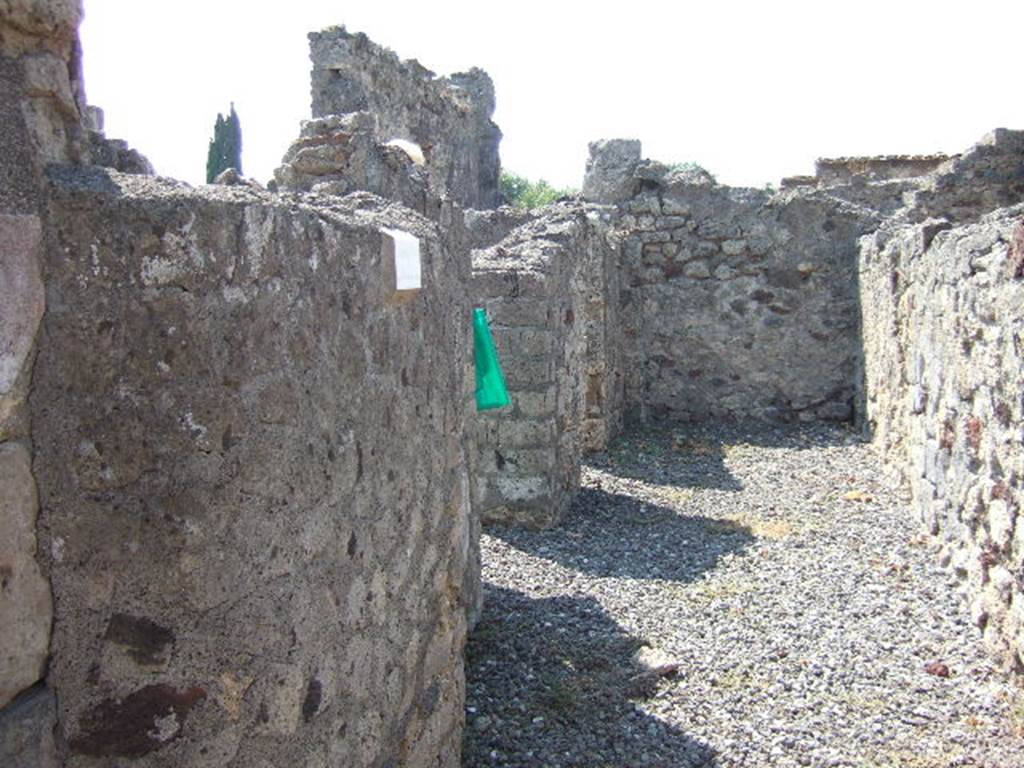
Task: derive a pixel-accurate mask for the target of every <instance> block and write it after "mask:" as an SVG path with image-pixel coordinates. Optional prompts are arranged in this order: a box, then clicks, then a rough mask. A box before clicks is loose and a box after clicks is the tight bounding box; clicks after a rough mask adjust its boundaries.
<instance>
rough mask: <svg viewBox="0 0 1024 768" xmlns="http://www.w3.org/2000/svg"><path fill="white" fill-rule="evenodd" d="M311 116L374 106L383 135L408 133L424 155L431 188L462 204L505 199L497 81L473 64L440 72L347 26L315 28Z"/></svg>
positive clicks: (479, 204)
mask: <svg viewBox="0 0 1024 768" xmlns="http://www.w3.org/2000/svg"><path fill="white" fill-rule="evenodd" d="M309 40H310V57H311V58H312V60H313V74H312V93H313V117H326V116H328V115H344V114H347V113H349V112H371V113H373V114H374V115H375V116H376V117H377V132H378V135H377V138H378V139H379V140H380V141H388V140H390V139H406V140H409V141H413V142H415V143H416V144H419V145H420V147H422V149H423V152H424V155H425V156H426V161H427V162H426V170H427V175H428V177H429V180H430V184H431V186H432V187H433V188H434V189H435V190H436V191H437V192H439V193H440V192H441V191H447V193H448V194H449V195H450V196H451V197H452V199H454V200H455V201H456V202H458V203H459V204H460V205H461V206H462V207H464V208H493V207H495V206H496V205H498V204H499V202H500V200H501V194H500V191H499V188H498V174H499V171H500V166H501V162H500V159H499V157H498V144H499V143H500V141H501V131H500V130H499V129H498V126H496V125H495V124H494V123H493V122H492V121H491V115H492V114H493V113H494V84H493V83H492V82H491V79H490V77H488V75H487V73H486V72H484V71H482V70H479V69H472V70H470V71H469V72H460V73H457V74H454V75H451V76H449V77H446V78H438V77H436V76H435V75H434V73H433V72H431V71H430V70H428V69H426V68H425V67H423V66H422V65H420V63H419V62H417V61H415V60H409V61H402V60H400V59H399V58H398V57H397V56H396V55H395V54H394V53H393V52H392V51H389V50H388V49H386V48H382V47H381V46H379V45H376V44H375V43H373V42H371V41H370V40H369V39H368V38H367V37H366V35H363V34H349V33H348V32H346V31H345V28H344V27H331V28H329V29H325V30H323V31H321V32H314V33H311V34H310V36H309Z"/></svg>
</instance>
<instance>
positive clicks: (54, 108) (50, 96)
mask: <svg viewBox="0 0 1024 768" xmlns="http://www.w3.org/2000/svg"><path fill="white" fill-rule="evenodd" d="M80 18H81V7H80V3H78V2H77V1H76V0H50V1H49V2H43V1H41V0H6V1H5V2H0V764H2V765H5V766H6V765H11V766H20V765H30V766H33V767H35V766H47V767H48V766H55V765H57V762H56V759H57V758H56V744H55V742H54V737H53V727H52V726H53V718H54V696H53V693H52V691H51V690H50V689H49V688H47V687H46V685H44V684H43V683H42V678H43V676H44V675H45V674H46V665H47V657H48V654H49V645H50V631H51V623H52V618H53V606H52V599H51V594H50V584H49V581H48V580H47V579H46V576H45V574H44V572H43V571H42V569H41V568H40V566H39V562H38V560H37V555H38V554H39V542H38V536H37V529H36V522H37V515H38V513H39V503H38V498H39V497H38V493H37V488H36V481H35V476H34V472H33V467H32V446H33V435H32V429H31V420H30V418H29V413H28V408H27V398H28V394H29V392H30V391H31V385H32V373H33V361H34V359H35V354H36V349H37V336H38V330H39V324H40V321H41V318H42V316H43V311H44V307H45V304H46V298H45V289H44V285H43V282H42V278H41V270H40V259H41V256H42V253H43V250H44V247H45V240H46V216H45V211H44V207H43V202H42V201H43V197H44V194H43V181H42V175H41V174H42V170H43V166H44V165H45V164H46V163H47V162H51V161H61V162H74V161H78V160H80V159H81V158H82V157H83V156H84V154H85V149H84V138H83V136H84V132H83V129H82V127H81V120H82V114H83V111H84V108H85V99H84V95H83V93H82V84H81V76H80V51H79V47H78V40H77V35H76V30H77V25H78V22H79V20H80Z"/></svg>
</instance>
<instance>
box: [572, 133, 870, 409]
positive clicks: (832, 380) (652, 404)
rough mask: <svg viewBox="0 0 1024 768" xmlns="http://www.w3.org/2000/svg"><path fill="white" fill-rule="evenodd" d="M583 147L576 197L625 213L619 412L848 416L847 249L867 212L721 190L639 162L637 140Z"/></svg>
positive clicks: (690, 175)
mask: <svg viewBox="0 0 1024 768" xmlns="http://www.w3.org/2000/svg"><path fill="white" fill-rule="evenodd" d="M591 150H592V158H591V163H590V168H591V172H590V174H589V176H588V180H587V181H586V182H585V183H584V191H585V193H590V194H593V195H594V196H595V197H597V198H603V199H608V200H614V199H616V198H618V200H619V204H620V210H621V211H622V216H621V217H620V219H619V221H618V226H619V227H620V229H621V232H622V255H621V271H622V275H621V279H622V314H623V319H622V323H623V327H624V334H625V344H624V347H623V354H624V356H625V360H624V369H625V371H626V372H627V374H626V375H627V379H626V387H625V402H626V409H627V411H628V412H629V413H630V414H631V415H632V416H633V417H634V418H641V419H645V418H669V419H674V420H706V419H713V418H746V417H754V418H759V419H765V420H773V421H778V420H782V421H785V420H792V419H835V420H848V419H850V418H851V417H852V416H853V411H852V406H853V398H854V393H855V386H854V382H855V378H856V372H857V369H858V360H859V344H858V333H859V327H858V324H859V315H858V309H857V293H856V254H857V251H856V240H857V237H858V236H859V235H861V234H863V233H864V232H865V231H868V229H869V228H871V227H872V226H873V225H877V222H878V220H879V218H880V217H879V216H878V214H876V213H874V212H873V211H871V210H869V209H867V208H865V207H863V206H858V205H854V204H852V203H849V202H847V201H845V200H843V199H841V198H839V197H836V196H832V195H828V194H825V193H823V192H816V191H809V190H794V191H790V192H784V193H780V194H775V195H773V194H770V193H768V192H765V191H762V190H754V189H735V188H729V187H724V186H720V185H718V184H715V183H714V181H713V179H711V178H710V177H709V176H708V175H707V174H704V173H701V172H694V171H684V172H679V171H673V170H672V169H670V168H667V167H665V166H663V165H661V164H658V163H651V162H645V161H642V160H641V159H640V147H639V144H638V143H636V142H602V143H597V144H594V145H592V147H591ZM603 155H604V156H609V155H610V157H602V156H603Z"/></svg>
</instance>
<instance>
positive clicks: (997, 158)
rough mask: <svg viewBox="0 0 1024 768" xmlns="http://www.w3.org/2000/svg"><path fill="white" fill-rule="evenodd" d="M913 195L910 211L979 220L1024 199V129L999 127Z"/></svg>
mask: <svg viewBox="0 0 1024 768" xmlns="http://www.w3.org/2000/svg"><path fill="white" fill-rule="evenodd" d="M923 182H924V183H923V184H922V185H921V189H920V190H918V191H916V192H915V193H913V194H912V195H910V196H909V201H908V211H907V216H908V218H910V219H911V220H912V221H915V222H922V221H925V220H926V219H930V218H943V219H945V220H947V221H950V222H956V223H961V222H974V221H976V220H977V219H978V218H979V217H980V216H983V215H984V214H986V213H988V212H990V211H993V210H995V209H997V208H1003V207H1006V206H1011V205H1015V204H1017V203H1019V202H1020V201H1021V200H1024V131H1010V130H1007V129H1005V128H997V129H996V130H994V131H992V132H991V133H988V134H986V135H985V136H983V137H982V138H981V140H980V141H979V142H978V143H977V144H975V145H974V146H973V147H971V148H970V149H968V150H967V151H966V152H964V153H962V154H960V155H957V156H956V157H954V158H953V159H951V160H950V161H949V162H947V163H945V164H944V165H942V166H941V167H939V168H938V169H937V170H936V171H935V173H933V174H930V175H929V176H928V177H926V178H925V179H924V180H923Z"/></svg>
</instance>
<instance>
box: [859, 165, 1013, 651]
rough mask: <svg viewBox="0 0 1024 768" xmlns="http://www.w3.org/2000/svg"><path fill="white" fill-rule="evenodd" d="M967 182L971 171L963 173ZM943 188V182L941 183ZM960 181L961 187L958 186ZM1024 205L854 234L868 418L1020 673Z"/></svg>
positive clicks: (977, 616) (997, 643)
mask: <svg viewBox="0 0 1024 768" xmlns="http://www.w3.org/2000/svg"><path fill="white" fill-rule="evenodd" d="M965 181H966V182H967V183H970V180H969V179H968V180H965ZM951 188H952V186H951ZM960 189H963V187H960ZM1022 264H1024V206H1020V205H1018V206H1017V207H1016V208H1009V209H1001V210H998V211H996V212H994V213H991V214H988V215H986V216H983V217H982V218H981V219H980V220H979V221H976V222H974V223H964V224H960V225H956V226H954V225H952V224H951V223H950V222H949V221H945V220H929V221H926V222H924V223H922V224H916V225H907V224H898V223H894V224H892V225H890V226H887V227H884V228H882V229H881V230H879V231H878V232H877V233H875V234H873V235H871V236H869V237H866V238H864V240H863V244H862V249H861V278H860V282H861V300H862V302H863V311H864V314H865V317H869V318H871V322H869V323H868V322H866V323H865V324H864V346H865V369H866V384H867V417H868V426H869V427H870V430H871V432H872V434H873V437H874V440H875V443H876V444H877V445H878V447H879V449H880V450H881V451H882V454H883V456H884V457H885V459H886V460H887V462H888V463H889V465H890V466H891V467H892V468H893V470H894V471H895V472H896V474H897V475H898V476H899V477H900V478H901V479H902V480H903V481H904V482H906V483H907V484H908V485H909V487H910V490H911V492H912V495H913V500H914V504H915V506H916V507H917V510H918V514H919V515H920V516H921V520H922V523H923V524H924V526H925V527H926V528H927V529H928V530H929V531H930V532H931V533H932V534H935V535H937V536H938V537H939V540H940V542H941V543H942V558H943V560H944V561H946V562H948V563H949V564H950V565H951V567H952V568H954V569H955V570H956V572H957V573H959V574H960V575H961V576H962V578H963V579H964V585H965V588H966V592H967V596H968V598H969V600H970V605H971V613H972V617H973V619H974V621H975V622H977V624H978V626H979V627H980V628H981V629H982V630H983V631H984V634H985V637H986V639H987V640H988V642H989V643H990V644H991V645H992V646H993V647H994V648H995V649H996V650H997V652H998V653H999V654H1000V656H1001V657H1002V658H1003V659H1004V660H1005V661H1006V662H1007V665H1008V666H1009V667H1010V668H1012V669H1016V670H1018V671H1024V580H1022V578H1021V574H1022V573H1024V525H1022V524H1021V518H1020V509H1021V504H1022V502H1024V497H1022V495H1021V482H1022V478H1024V451H1022V449H1021V446H1022V443H1024V429H1022V424H1024V412H1022V407H1024V383H1022V378H1021V371H1022V370H1024V347H1022V339H1024V281H1022V280H1024V271H1022V268H1021V265H1022Z"/></svg>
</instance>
